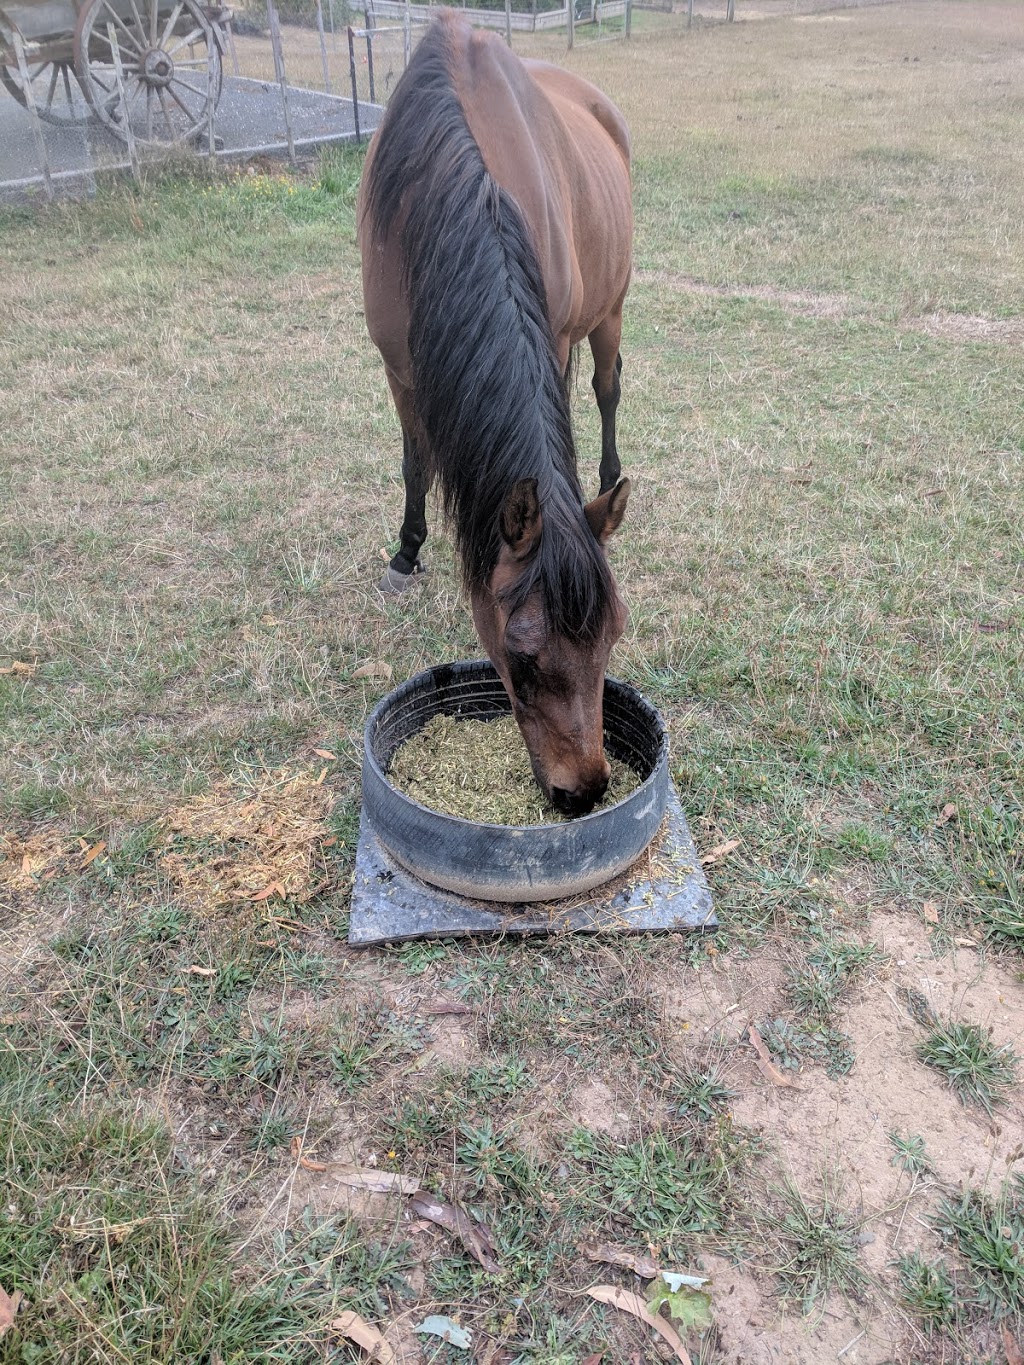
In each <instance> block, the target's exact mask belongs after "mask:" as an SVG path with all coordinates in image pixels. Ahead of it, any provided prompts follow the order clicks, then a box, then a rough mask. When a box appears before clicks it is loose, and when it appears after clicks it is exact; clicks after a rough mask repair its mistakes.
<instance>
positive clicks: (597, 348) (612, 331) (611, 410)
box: [590, 313, 622, 493]
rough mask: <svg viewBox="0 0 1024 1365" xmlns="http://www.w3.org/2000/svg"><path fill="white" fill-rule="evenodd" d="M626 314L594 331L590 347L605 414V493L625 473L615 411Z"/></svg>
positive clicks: (596, 390)
mask: <svg viewBox="0 0 1024 1365" xmlns="http://www.w3.org/2000/svg"><path fill="white" fill-rule="evenodd" d="M621 338H622V315H621V313H615V314H612V315H610V316H609V317H607V318H605V320H604V321H603V322H602V323H600V324H599V325H598V326H597V327H595V328H594V330H593V332H591V334H590V349H591V351H592V352H593V354H594V380H593V383H594V393H595V395H596V397H597V408H598V411H599V412H600V414H601V492H602V493H607V492H608V490H609V488H614V487H615V485H616V484H617V483H618V481H619V476H620V475H621V473H622V466H621V464H620V463H619V452H618V448H617V447H616V444H615V413H616V411H617V409H618V406H619V397H620V394H621V392H622V387H621V385H620V383H619V375H620V374H621V373H622V356H621V355H620V354H619V342H620V340H621Z"/></svg>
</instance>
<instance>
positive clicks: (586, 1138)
mask: <svg viewBox="0 0 1024 1365" xmlns="http://www.w3.org/2000/svg"><path fill="white" fill-rule="evenodd" d="M729 1138H730V1133H729V1132H728V1131H726V1132H722V1133H720V1132H717V1131H716V1132H713V1133H712V1134H710V1135H702V1136H701V1138H699V1139H698V1138H697V1137H696V1136H694V1135H692V1134H684V1133H679V1132H676V1133H673V1134H671V1135H670V1134H668V1133H666V1132H664V1131H660V1132H657V1133H654V1134H652V1135H651V1136H650V1137H644V1138H640V1139H638V1140H637V1141H636V1142H631V1143H628V1144H626V1145H619V1144H617V1143H615V1142H614V1141H613V1140H612V1139H610V1138H607V1137H604V1136H598V1135H595V1134H593V1133H591V1132H589V1131H588V1130H585V1129H579V1130H577V1131H576V1132H575V1133H574V1134H572V1135H571V1136H570V1140H569V1152H570V1153H571V1154H572V1155H573V1156H574V1157H575V1158H576V1160H577V1161H580V1162H583V1163H585V1164H586V1165H587V1166H589V1168H590V1179H591V1182H592V1184H591V1198H592V1201H593V1204H594V1207H595V1208H600V1209H601V1210H603V1212H604V1214H605V1216H607V1215H609V1214H610V1215H611V1216H612V1217H613V1218H614V1219H615V1220H616V1221H619V1220H624V1221H625V1223H626V1224H627V1225H628V1226H629V1227H630V1228H632V1229H635V1230H637V1231H639V1232H642V1233H643V1234H644V1235H645V1236H647V1237H649V1238H652V1239H653V1240H654V1241H657V1242H660V1243H662V1244H663V1245H665V1246H667V1247H670V1246H672V1245H673V1244H676V1245H680V1243H681V1239H683V1238H685V1237H687V1236H688V1235H691V1234H694V1233H708V1232H717V1231H719V1230H721V1228H722V1227H723V1226H724V1225H725V1220H726V1214H727V1201H728V1196H729V1191H730V1190H731V1188H732V1186H733V1181H734V1177H735V1175H736V1173H737V1171H738V1169H739V1168H740V1167H741V1166H742V1164H743V1162H744V1161H745V1159H746V1155H747V1150H748V1149H747V1148H746V1147H745V1145H744V1144H743V1143H742V1142H732V1141H730V1140H729ZM705 1139H706V1140H705Z"/></svg>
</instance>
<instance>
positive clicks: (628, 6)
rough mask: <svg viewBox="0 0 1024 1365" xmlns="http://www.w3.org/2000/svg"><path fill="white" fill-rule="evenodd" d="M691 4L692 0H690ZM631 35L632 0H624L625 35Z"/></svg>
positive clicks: (630, 36)
mask: <svg viewBox="0 0 1024 1365" xmlns="http://www.w3.org/2000/svg"><path fill="white" fill-rule="evenodd" d="M691 4H692V0H691ZM632 36H633V0H626V37H627V38H632Z"/></svg>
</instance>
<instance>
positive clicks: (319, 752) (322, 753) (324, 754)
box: [313, 749, 338, 760]
mask: <svg viewBox="0 0 1024 1365" xmlns="http://www.w3.org/2000/svg"><path fill="white" fill-rule="evenodd" d="M313 752H314V753H315V754H316V756H317V758H329V759H332V760H333V759H335V758H337V757H338V755H337V754H332V753H331V751H330V749H314V750H313Z"/></svg>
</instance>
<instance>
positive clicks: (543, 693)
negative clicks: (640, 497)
mask: <svg viewBox="0 0 1024 1365" xmlns="http://www.w3.org/2000/svg"><path fill="white" fill-rule="evenodd" d="M629 491H630V483H629V480H628V479H622V480H621V481H620V482H619V483H618V484H616V486H615V487H614V488H612V489H610V490H609V491H608V492H607V493H603V494H602V495H601V496H600V497H598V498H595V499H594V501H593V502H590V503H587V504H586V506H583V507H581V508H580V512H581V514H582V516H583V518H584V520H585V527H584V528H583V529H582V531H581V534H583V535H585V536H588V537H590V538H591V540H592V542H593V544H592V546H590V547H588V548H589V549H590V550H591V551H592V553H591V554H590V555H589V556H588V558H589V559H590V560H591V562H592V563H598V565H599V568H600V570H601V577H602V582H603V585H604V588H605V590H604V591H603V592H602V593H600V594H599V595H598V597H597V601H598V603H599V607H600V609H599V611H598V613H597V618H598V619H592V620H590V621H588V622H586V623H585V624H586V629H585V630H581V631H578V632H571V631H568V630H566V629H564V628H561V629H560V628H559V627H558V624H557V622H556V621H555V620H553V619H552V616H553V614H552V612H551V610H550V606H549V601H550V599H548V600H547V601H546V594H545V592H544V590H543V588H542V586H541V582H540V580H539V579H538V578H537V576H536V574H533V575H531V573H530V569H531V566H532V565H533V564H534V562H535V560H536V557H537V555H538V553H539V552H540V547H541V544H542V539H543V536H544V513H543V509H542V507H541V503H540V500H539V498H538V492H537V481H536V480H535V479H522V480H520V481H519V482H518V483H516V484H515V485H514V486H513V487H512V489H511V491H510V492H509V494H508V496H507V498H506V500H505V503H504V507H503V509H502V513H501V519H500V532H501V544H500V549H499V552H498V557H497V560H496V563H495V565H494V568H493V570H492V571H491V574H490V576H489V577H488V578H487V580H486V581H485V582H483V583H481V584H479V585H478V586H476V587H473V588H471V591H470V596H471V600H472V606H473V621H474V624H475V625H476V629H477V633H478V635H479V636H480V640H481V642H482V644H483V646H484V648H485V649H486V651H487V653H488V655H489V656H490V659H491V662H492V663H493V664H494V667H495V668H496V669H497V672H498V675H499V676H500V678H501V681H502V682H503V683H504V685H505V691H506V692H507V693H508V696H509V700H510V701H511V703H512V710H513V713H514V715H515V718H516V721H517V723H518V725H519V729H520V730H521V731H522V735H523V739H524V740H525V741H526V747H527V749H528V750H529V753H530V762H531V763H532V765H533V772H534V776H535V777H536V779H537V783H538V785H539V786H540V787H541V789H542V790H543V792H544V794H545V795H546V796H547V798H548V800H549V801H551V803H552V804H553V805H554V806H555V807H556V808H557V809H558V810H560V811H562V812H563V814H565V815H570V816H576V815H586V814H587V812H588V811H590V810H591V809H593V807H594V806H595V805H596V803H597V802H598V801H600V799H601V797H602V796H603V795H604V793H605V791H606V790H607V787H608V778H609V774H610V769H609V766H608V761H607V759H606V758H605V755H604V724H603V698H604V675H605V670H606V669H607V666H608V658H609V656H610V654H611V651H612V646H613V645H614V644H615V642H616V641H617V640H618V639H619V637H620V636H621V634H622V632H623V630H624V629H625V626H626V608H625V605H624V604H623V601H622V598H621V597H620V596H619V593H618V589H617V588H616V586H615V580H614V578H613V576H612V574H611V570H610V568H608V564H607V559H606V556H605V546H606V545H607V543H608V540H609V538H610V537H611V536H612V534H613V533H614V532H615V531H616V530H617V529H618V527H619V525H620V523H621V521H622V518H623V515H624V514H625V511H626V503H627V500H628V498H629ZM524 587H525V589H526V590H525V592H524ZM557 587H558V585H557V584H556V585H555V589H556V591H557Z"/></svg>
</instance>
